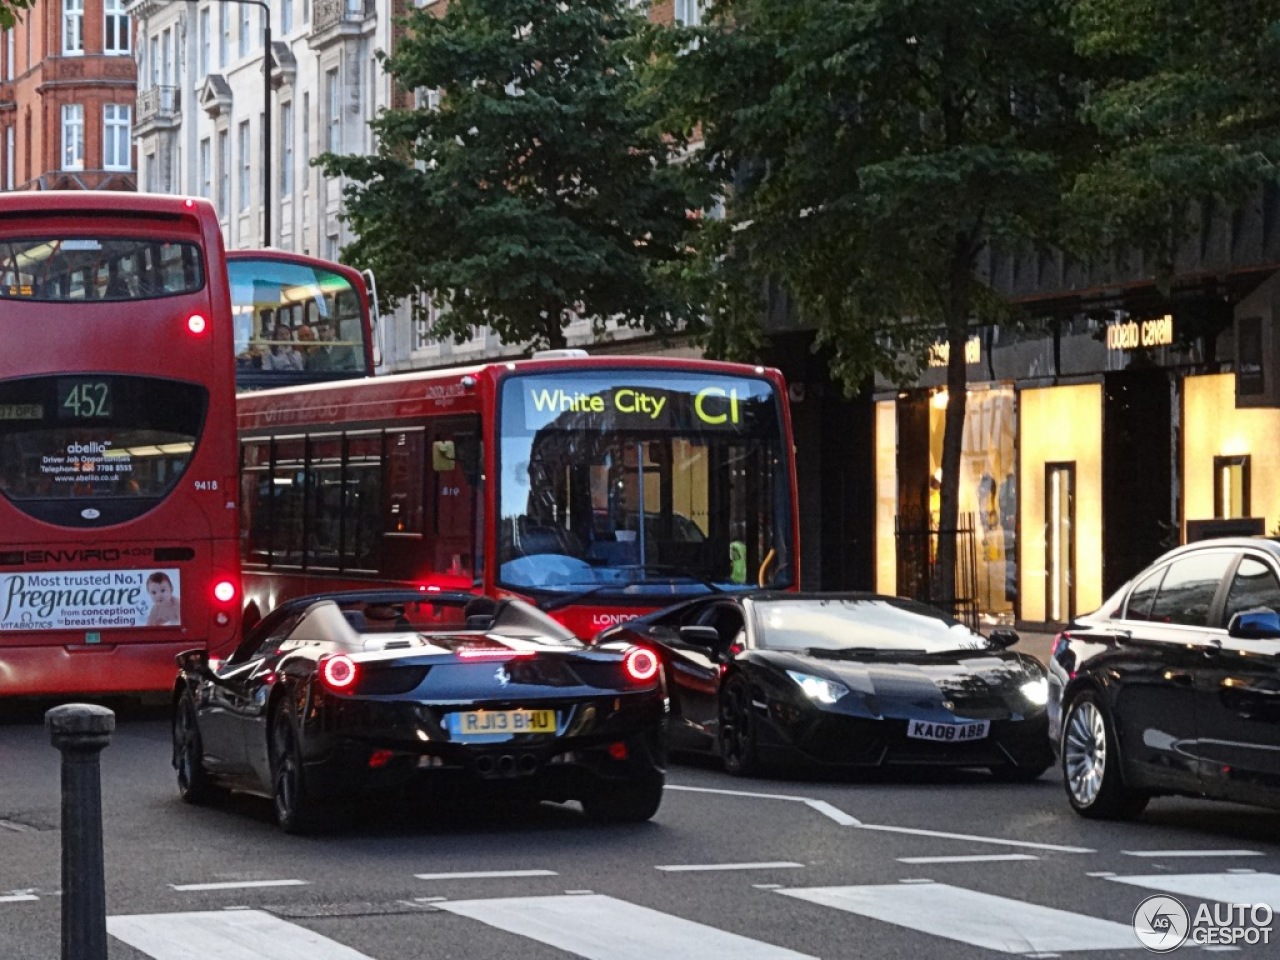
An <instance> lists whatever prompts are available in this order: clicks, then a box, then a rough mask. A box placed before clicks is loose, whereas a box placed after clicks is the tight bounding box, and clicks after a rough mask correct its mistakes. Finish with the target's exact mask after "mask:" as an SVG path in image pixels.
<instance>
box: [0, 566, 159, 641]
mask: <svg viewBox="0 0 1280 960" xmlns="http://www.w3.org/2000/svg"><path fill="white" fill-rule="evenodd" d="M180 585H181V581H180V575H179V572H178V571H177V570H174V569H144V570H75V571H54V570H51V571H44V572H40V573H3V574H0V630H84V629H90V630H96V629H103V628H105V629H109V628H112V627H157V626H176V625H179V624H181V622H182V615H181V601H180V599H179V587H180Z"/></svg>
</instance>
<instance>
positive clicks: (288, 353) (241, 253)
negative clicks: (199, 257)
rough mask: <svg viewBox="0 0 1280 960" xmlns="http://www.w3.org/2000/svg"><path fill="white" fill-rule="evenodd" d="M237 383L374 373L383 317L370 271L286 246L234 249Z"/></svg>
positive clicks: (264, 384) (246, 386)
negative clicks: (371, 288) (371, 289)
mask: <svg viewBox="0 0 1280 960" xmlns="http://www.w3.org/2000/svg"><path fill="white" fill-rule="evenodd" d="M227 277H228V280H229V281H230V284H231V311H232V316H233V321H232V323H233V327H234V330H235V346H234V351H235V357H236V387H237V388H238V389H240V390H261V389H264V388H269V387H280V386H287V385H290V384H297V383H324V382H326V381H330V380H349V379H352V378H354V377H368V376H372V375H373V371H374V367H375V365H376V364H377V362H378V357H377V353H378V351H377V340H376V336H375V333H376V319H375V317H374V310H373V300H372V298H371V297H370V296H369V290H368V286H367V285H366V283H365V276H364V275H363V274H361V273H359V272H357V271H356V270H353V269H352V268H351V267H348V266H344V265H343V264H340V263H334V262H332V261H329V260H319V259H317V258H315V257H308V256H305V255H303V254H300V253H289V252H286V251H284V250H228V251H227Z"/></svg>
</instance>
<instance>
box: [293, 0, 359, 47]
mask: <svg viewBox="0 0 1280 960" xmlns="http://www.w3.org/2000/svg"><path fill="white" fill-rule="evenodd" d="M374 9H375V8H374V4H373V0H315V2H314V6H313V7H312V11H311V35H310V36H309V37H308V38H307V44H308V46H310V47H311V48H312V49H318V48H320V47H327V46H329V45H330V44H332V43H337V42H339V41H341V40H345V39H347V38H348V37H358V36H360V34H361V33H363V32H364V30H365V21H367V20H368V21H371V20H372V17H373V15H374Z"/></svg>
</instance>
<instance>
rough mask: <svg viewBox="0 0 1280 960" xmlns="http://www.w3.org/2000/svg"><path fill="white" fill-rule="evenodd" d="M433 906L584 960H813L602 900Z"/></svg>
mask: <svg viewBox="0 0 1280 960" xmlns="http://www.w3.org/2000/svg"><path fill="white" fill-rule="evenodd" d="M435 906H436V907H437V908H438V909H440V910H447V911H449V912H450V913H454V914H457V915H458V916H462V917H470V918H471V919H473V920H479V921H480V922H481V923H484V924H487V925H488V926H491V927H496V928H498V929H499V930H505V931H507V932H508V933H514V934H516V935H518V936H522V937H528V938H529V939H531V940H537V941H538V942H539V943H544V944H547V945H548V946H552V947H556V948H557V949H560V950H564V951H565V952H566V953H571V954H574V955H575V956H579V957H584V958H586V960H653V958H654V957H661V958H662V960H707V958H708V957H733V958H734V960H815V958H813V957H809V956H807V955H806V954H803V953H796V952H795V951H794V950H787V949H785V948H783V947H776V946H773V945H772V944H768V943H764V942H763V941H760V940H753V939H751V938H750V937H743V936H739V935H738V934H736V933H727V932H725V931H724V930H719V929H717V928H715V927H709V926H706V925H705V924H701V923H695V922H694V921H692V920H684V919H682V918H680V917H673V916H671V915H670V914H666V913H662V912H661V911H658V910H650V909H649V908H648V907H641V906H638V905H636V904H634V903H628V902H627V901H625V900H615V899H614V898H613V897H606V896H602V895H599V894H593V895H591V896H552V897H506V898H495V899H491V900H453V901H446V902H444V903H437V904H435ZM1129 936H1130V939H1132V937H1133V934H1132V933H1130V935H1129Z"/></svg>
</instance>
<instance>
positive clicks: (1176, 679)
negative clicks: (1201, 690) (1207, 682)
mask: <svg viewBox="0 0 1280 960" xmlns="http://www.w3.org/2000/svg"><path fill="white" fill-rule="evenodd" d="M1164 678H1165V679H1166V680H1168V681H1169V682H1170V683H1172V684H1174V685H1175V686H1179V687H1189V686H1191V685H1192V684H1193V683H1195V681H1194V680H1193V679H1192V677H1191V674H1189V673H1174V672H1173V671H1169V672H1168V673H1166V674H1165V675H1164Z"/></svg>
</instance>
